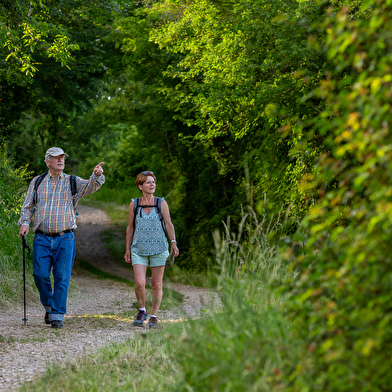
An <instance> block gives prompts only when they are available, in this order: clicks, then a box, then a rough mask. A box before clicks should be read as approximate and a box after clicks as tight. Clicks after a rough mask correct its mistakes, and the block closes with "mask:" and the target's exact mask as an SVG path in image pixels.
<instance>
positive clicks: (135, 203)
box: [133, 197, 165, 232]
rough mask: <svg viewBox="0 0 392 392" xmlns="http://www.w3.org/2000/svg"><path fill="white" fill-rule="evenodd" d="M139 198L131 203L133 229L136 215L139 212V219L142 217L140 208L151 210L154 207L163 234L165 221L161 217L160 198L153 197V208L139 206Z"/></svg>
mask: <svg viewBox="0 0 392 392" xmlns="http://www.w3.org/2000/svg"><path fill="white" fill-rule="evenodd" d="M140 200H141V197H138V198H137V199H135V200H134V201H133V227H135V221H136V214H137V213H138V211H139V210H140V217H141V216H142V208H152V207H155V209H156V210H157V214H158V216H159V219H160V220H161V225H162V230H163V232H165V220H164V219H163V215H162V210H161V204H162V200H163V199H162V198H161V197H155V204H154V205H153V206H142V205H141V204H140Z"/></svg>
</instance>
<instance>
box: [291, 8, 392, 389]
mask: <svg viewBox="0 0 392 392" xmlns="http://www.w3.org/2000/svg"><path fill="white" fill-rule="evenodd" d="M379 7H380V8H378V9H376V10H375V11H374V12H373V13H372V15H371V17H370V18H369V19H367V20H355V19H352V18H351V17H350V14H349V13H348V12H347V9H343V10H342V12H340V13H339V14H338V15H337V16H336V15H334V14H332V13H331V14H330V15H329V16H328V18H327V19H326V21H325V25H326V26H327V25H328V27H329V28H328V35H327V48H328V56H329V58H330V59H331V60H332V61H333V62H334V64H335V67H334V69H333V70H331V72H330V73H329V74H328V75H327V78H325V79H324V80H323V81H322V82H321V86H320V88H319V89H318V90H317V91H315V94H317V95H318V96H322V97H323V98H325V100H326V106H325V110H323V111H322V112H321V113H320V115H319V116H318V118H317V120H318V124H315V126H314V129H313V132H318V133H320V134H322V135H325V136H326V137H325V140H324V143H325V145H326V147H327V148H326V150H327V151H328V152H327V153H325V154H323V155H321V156H320V159H319V160H318V162H317V165H316V171H317V177H316V182H315V185H316V184H318V186H319V189H320V191H319V197H320V202H319V203H317V205H316V206H315V208H313V209H312V210H311V211H310V214H309V218H308V225H309V237H308V239H307V245H306V248H305V252H304V254H303V255H302V256H296V257H294V260H295V267H296V268H297V269H298V270H299V271H301V274H300V275H299V277H298V278H297V279H296V280H295V281H293V283H292V285H291V286H290V287H289V292H290V295H291V301H290V302H289V303H288V307H289V308H290V313H291V315H292V317H293V322H294V324H295V328H296V330H297V331H298V333H299V334H300V335H301V336H302V337H303V338H304V339H306V340H307V344H306V347H304V348H305V350H306V351H305V352H304V353H303V359H302V360H301V361H300V364H299V365H298V367H297V369H296V370H295V372H294V377H293V383H292V384H293V387H292V390H295V391H296V390H304V388H305V386H304V384H303V378H302V377H301V376H303V375H305V374H306V375H307V376H309V374H311V375H312V384H311V388H310V389H311V390H313V391H325V390H339V391H356V390H361V391H387V390H389V389H390V386H391V375H390V370H389V369H390V366H391V358H390V356H389V355H388V354H387V353H389V352H390V350H391V348H392V347H391V342H392V328H391V317H392V308H391V306H390V292H391V287H392V286H391V284H392V269H391V261H392V259H391V257H392V256H391V255H392V248H391V246H392V244H391V236H392V231H391V227H392V226H391V223H392V215H391V211H392V209H391V207H392V204H391V195H392V191H391V183H392V178H391V173H392V171H391V169H392V155H391V146H392V137H391V127H392V111H391V103H392V95H391V91H392V90H391V87H392V85H391V82H392V60H391V53H392V34H391V31H390V29H389V27H388V26H387V20H389V19H390V18H391V16H392V3H391V2H390V1H383V2H381V3H380V4H379ZM354 37H355V38H354ZM342 75H343V76H344V77H342Z"/></svg>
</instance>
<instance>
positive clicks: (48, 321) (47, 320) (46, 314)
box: [45, 312, 50, 324]
mask: <svg viewBox="0 0 392 392" xmlns="http://www.w3.org/2000/svg"><path fill="white" fill-rule="evenodd" d="M45 324H50V320H49V312H46V313H45Z"/></svg>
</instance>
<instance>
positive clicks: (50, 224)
mask: <svg viewBox="0 0 392 392" xmlns="http://www.w3.org/2000/svg"><path fill="white" fill-rule="evenodd" d="M69 177H70V176H69V175H68V174H65V173H62V174H61V175H60V177H59V178H58V180H57V182H55V180H54V177H53V176H52V175H51V174H50V172H49V173H48V175H47V176H45V178H44V179H43V181H42V182H41V184H40V185H39V187H38V190H37V203H36V204H34V203H33V196H34V184H35V181H36V180H37V178H38V176H37V177H34V178H33V180H32V181H31V183H30V186H29V190H28V192H27V195H26V199H25V201H24V203H23V206H22V210H21V213H20V219H19V221H18V225H19V226H29V224H30V220H31V218H32V217H33V215H35V219H34V224H33V230H34V231H36V230H37V229H38V230H41V231H43V232H45V233H60V232H61V231H64V230H68V229H75V228H76V216H75V211H74V205H73V200H72V193H71V185H70V181H69ZM104 183H105V176H104V175H103V174H102V175H101V176H96V175H95V174H94V173H93V174H92V175H91V177H90V179H89V180H84V179H83V178H80V177H76V189H77V192H76V195H75V205H76V204H77V203H78V202H79V200H80V199H81V198H82V197H83V196H87V195H90V194H91V193H94V192H95V191H97V190H98V189H99V188H100V187H101V185H102V184H104Z"/></svg>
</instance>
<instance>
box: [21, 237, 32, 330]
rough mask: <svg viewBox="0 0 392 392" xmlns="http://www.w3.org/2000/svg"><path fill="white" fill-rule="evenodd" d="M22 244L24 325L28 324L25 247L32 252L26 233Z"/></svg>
mask: <svg viewBox="0 0 392 392" xmlns="http://www.w3.org/2000/svg"><path fill="white" fill-rule="evenodd" d="M22 245H23V305H24V318H23V319H22V321H24V325H26V322H27V320H28V319H27V317H26V256H25V249H27V250H28V251H29V254H30V247H29V246H28V245H27V243H26V234H23V237H22Z"/></svg>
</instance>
